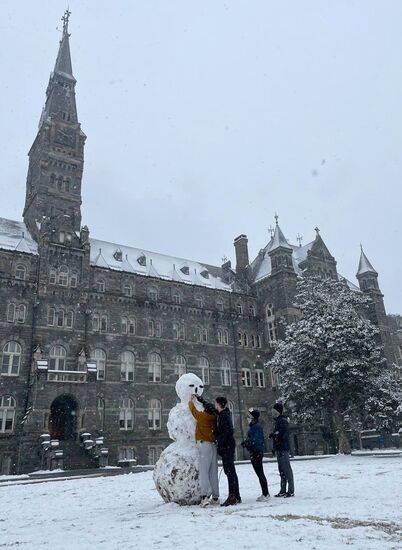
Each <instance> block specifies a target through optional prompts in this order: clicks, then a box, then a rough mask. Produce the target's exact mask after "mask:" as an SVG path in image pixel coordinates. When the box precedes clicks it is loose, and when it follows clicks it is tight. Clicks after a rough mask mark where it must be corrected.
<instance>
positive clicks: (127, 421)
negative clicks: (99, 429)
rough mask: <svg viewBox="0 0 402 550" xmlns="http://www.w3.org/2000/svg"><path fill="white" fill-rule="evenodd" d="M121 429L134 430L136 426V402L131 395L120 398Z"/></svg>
mask: <svg viewBox="0 0 402 550" xmlns="http://www.w3.org/2000/svg"><path fill="white" fill-rule="evenodd" d="M119 408H120V430H125V431H127V430H132V429H133V427H134V402H133V400H132V399H130V398H129V397H123V398H122V399H120V405H119Z"/></svg>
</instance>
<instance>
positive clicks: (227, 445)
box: [215, 397, 241, 506]
mask: <svg viewBox="0 0 402 550" xmlns="http://www.w3.org/2000/svg"><path fill="white" fill-rule="evenodd" d="M227 403H228V401H227V399H226V397H217V398H216V400H215V407H216V410H217V411H218V422H217V435H216V441H217V444H218V454H219V455H220V456H221V458H222V466H223V471H224V472H225V474H226V476H227V478H228V485H229V496H228V498H227V499H226V500H225V502H224V503H223V504H221V506H233V505H234V504H239V503H240V502H241V498H240V491H239V480H238V479H237V473H236V468H235V465H234V460H235V448H236V442H235V438H234V435H233V422H232V415H231V413H230V411H229V409H228V407H227Z"/></svg>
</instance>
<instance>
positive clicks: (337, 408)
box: [269, 277, 402, 453]
mask: <svg viewBox="0 0 402 550" xmlns="http://www.w3.org/2000/svg"><path fill="white" fill-rule="evenodd" d="M369 300H370V299H369V298H367V297H366V296H364V295H363V294H361V293H359V292H354V291H351V290H350V289H349V288H348V287H347V285H346V284H345V283H344V282H340V281H335V280H332V279H318V278H314V277H305V278H303V279H301V280H300V281H299V283H298V293H297V297H296V307H297V308H298V309H299V310H300V314H301V315H300V319H299V320H298V321H296V322H295V323H293V324H291V325H289V326H288V327H287V328H286V335H285V339H284V340H282V341H280V342H279V343H278V346H277V350H276V353H275V355H274V357H273V359H272V360H271V361H270V363H269V366H270V367H273V368H274V369H276V371H277V372H278V374H279V378H280V390H281V394H282V396H283V400H284V401H288V406H289V408H290V409H291V411H292V412H293V414H294V418H295V419H296V420H297V421H300V422H316V421H317V419H318V417H319V415H320V413H321V411H325V412H326V413H327V414H328V415H330V417H331V418H332V419H333V423H334V427H335V431H336V434H337V436H338V439H339V450H340V452H343V453H348V452H350V444H349V438H348V437H347V430H348V429H349V428H350V427H351V428H352V429H356V430H358V429H359V428H360V427H361V426H364V425H365V424H366V425H367V422H371V423H372V424H373V425H374V426H376V427H381V428H385V429H386V428H390V427H391V425H392V423H393V422H394V421H395V418H396V417H397V416H399V415H401V414H402V407H401V397H402V392H401V390H400V388H399V386H398V384H397V382H396V380H395V379H394V377H393V374H392V370H391V369H390V368H389V367H388V366H387V364H386V361H385V359H383V357H382V354H381V348H380V347H379V346H378V339H377V335H378V330H377V328H376V327H375V326H374V325H373V324H372V323H371V322H370V321H369V320H368V319H367V318H365V316H364V310H365V309H366V308H367V307H368V303H369Z"/></svg>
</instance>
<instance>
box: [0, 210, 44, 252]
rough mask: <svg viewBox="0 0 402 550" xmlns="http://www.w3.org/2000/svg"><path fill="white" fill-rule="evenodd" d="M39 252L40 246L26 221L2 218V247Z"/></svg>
mask: <svg viewBox="0 0 402 550" xmlns="http://www.w3.org/2000/svg"><path fill="white" fill-rule="evenodd" d="M1 248H2V249H3V250H15V251H17V252H25V253H26V254H37V253H38V246H37V244H36V242H35V241H34V240H33V238H32V237H31V235H30V233H29V231H28V229H27V227H26V225H25V223H24V222H17V221H15V220H7V219H6V218H0V249H1Z"/></svg>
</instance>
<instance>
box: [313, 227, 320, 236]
mask: <svg viewBox="0 0 402 550" xmlns="http://www.w3.org/2000/svg"><path fill="white" fill-rule="evenodd" d="M314 231H315V232H316V233H317V235H319V234H320V230H319V228H318V227H315V228H314Z"/></svg>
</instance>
